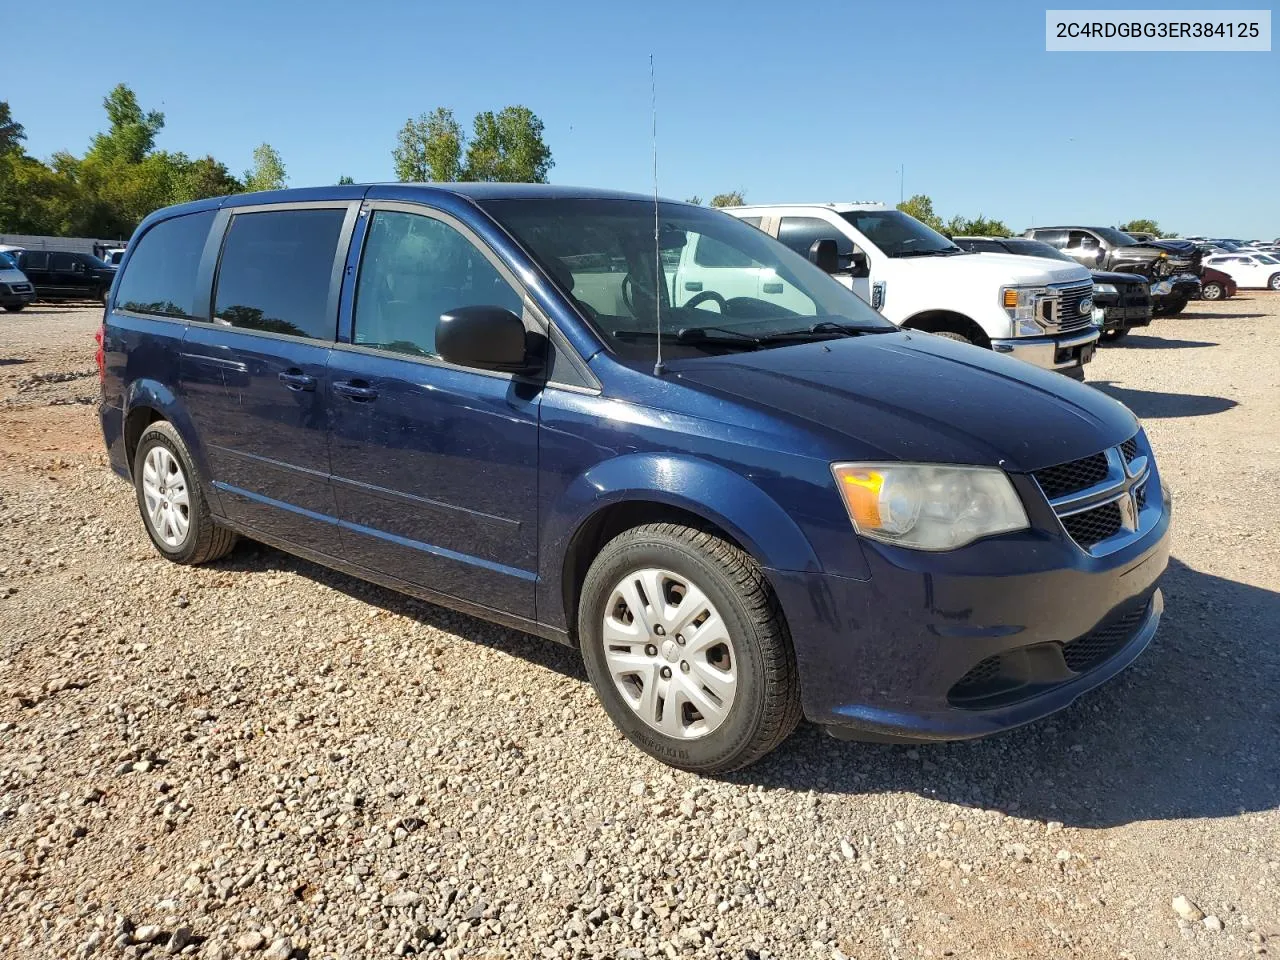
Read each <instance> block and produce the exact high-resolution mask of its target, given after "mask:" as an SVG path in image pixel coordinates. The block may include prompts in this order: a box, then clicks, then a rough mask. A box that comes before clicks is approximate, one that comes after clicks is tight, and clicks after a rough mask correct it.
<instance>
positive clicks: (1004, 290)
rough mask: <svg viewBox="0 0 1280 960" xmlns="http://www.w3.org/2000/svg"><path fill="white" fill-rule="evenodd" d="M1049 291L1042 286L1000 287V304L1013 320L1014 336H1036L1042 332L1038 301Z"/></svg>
mask: <svg viewBox="0 0 1280 960" xmlns="http://www.w3.org/2000/svg"><path fill="white" fill-rule="evenodd" d="M1048 292H1049V291H1048V290H1047V289H1046V288H1044V287H1001V288H1000V305H1001V306H1002V307H1004V312H1005V313H1007V314H1008V315H1009V319H1010V320H1012V321H1013V335H1014V336H1015V337H1038V336H1040V335H1041V334H1043V333H1044V327H1042V326H1041V325H1040V321H1039V314H1040V301H1041V300H1042V299H1043V298H1044V296H1045V294H1047V293H1048Z"/></svg>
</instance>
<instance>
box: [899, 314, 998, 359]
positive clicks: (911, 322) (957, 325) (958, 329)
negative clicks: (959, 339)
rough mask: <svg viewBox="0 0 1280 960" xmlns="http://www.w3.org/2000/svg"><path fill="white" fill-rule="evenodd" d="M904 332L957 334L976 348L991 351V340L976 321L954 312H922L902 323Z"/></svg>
mask: <svg viewBox="0 0 1280 960" xmlns="http://www.w3.org/2000/svg"><path fill="white" fill-rule="evenodd" d="M901 326H902V329H904V330H920V331H922V332H924V333H943V332H947V333H959V334H961V335H963V336H965V337H967V338H968V339H969V340H970V341H972V342H973V343H974V344H975V345H976V346H979V347H986V348H987V349H988V350H989V349H991V338H990V337H989V336H987V331H985V330H983V329H982V327H981V326H980V325H979V324H978V323H977V321H975V320H973V319H971V318H970V317H968V316H966V315H965V314H963V313H958V312H957V311H955V310H922V311H921V312H919V313H916V314H912V315H911V316H910V317H908V318H907V319H906V320H904V321H902V324H901Z"/></svg>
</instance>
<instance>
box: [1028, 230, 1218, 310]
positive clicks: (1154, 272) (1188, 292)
mask: <svg viewBox="0 0 1280 960" xmlns="http://www.w3.org/2000/svg"><path fill="white" fill-rule="evenodd" d="M1023 236H1025V237H1027V238H1029V239H1032V240H1041V241H1043V242H1045V243H1047V244H1049V246H1051V247H1054V248H1056V249H1058V250H1062V251H1063V252H1064V253H1067V254H1068V255H1070V256H1071V257H1072V258H1073V259H1075V260H1076V261H1077V262H1078V263H1081V264H1083V265H1084V266H1086V267H1088V268H1089V269H1091V270H1108V271H1113V272H1117V273H1137V274H1141V275H1142V276H1144V277H1146V278H1147V282H1148V284H1150V286H1151V299H1152V304H1153V309H1154V311H1155V313H1156V314H1157V315H1162V314H1175V313H1181V312H1182V310H1184V309H1185V308H1186V306H1187V303H1188V302H1189V301H1190V300H1193V299H1195V298H1196V297H1198V296H1199V295H1200V276H1199V274H1200V265H1201V260H1202V254H1201V253H1200V251H1199V249H1197V248H1196V247H1195V245H1194V244H1190V243H1182V242H1179V241H1168V240H1153V241H1150V242H1148V243H1138V241H1136V240H1134V239H1133V238H1132V237H1130V236H1129V235H1128V234H1126V233H1123V232H1121V231H1119V230H1117V229H1115V228H1114V227H1081V226H1061V227H1033V228H1031V229H1029V230H1027V231H1026V232H1025V233H1024V234H1023Z"/></svg>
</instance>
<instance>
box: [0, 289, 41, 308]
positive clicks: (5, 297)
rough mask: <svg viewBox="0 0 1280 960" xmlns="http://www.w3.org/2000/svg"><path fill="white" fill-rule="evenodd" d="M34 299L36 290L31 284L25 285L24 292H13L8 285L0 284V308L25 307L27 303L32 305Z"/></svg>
mask: <svg viewBox="0 0 1280 960" xmlns="http://www.w3.org/2000/svg"><path fill="white" fill-rule="evenodd" d="M35 299H36V289H35V287H33V286H32V285H31V284H27V285H26V289H24V290H15V289H13V288H12V287H10V286H9V285H8V284H4V283H0V307H25V306H26V305H27V304H28V303H34V302H35Z"/></svg>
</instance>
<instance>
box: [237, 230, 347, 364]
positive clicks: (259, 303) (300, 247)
mask: <svg viewBox="0 0 1280 960" xmlns="http://www.w3.org/2000/svg"><path fill="white" fill-rule="evenodd" d="M346 215H347V211H346V209H345V208H341V209H338V208H335V209H332V210H272V211H266V212H263V213H237V214H236V215H235V217H233V218H232V220H231V227H230V228H229V229H228V230H227V238H226V240H225V241H224V242H223V245H222V260H221V262H220V264H219V266H218V283H217V290H216V292H215V293H214V298H213V303H214V306H213V315H214V318H215V319H216V320H218V321H221V322H222V323H225V324H229V325H230V326H233V327H245V328H247V329H250V330H263V331H266V332H269V333H285V334H289V335H291V336H295V337H311V338H312V339H314V340H332V339H334V336H335V333H336V329H337V317H336V314H335V313H334V312H332V311H330V310H329V309H328V306H329V280H330V278H331V276H332V273H333V258H334V255H335V254H336V253H337V250H338V237H339V235H340V234H341V233H342V221H343V220H344V219H345V218H346Z"/></svg>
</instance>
